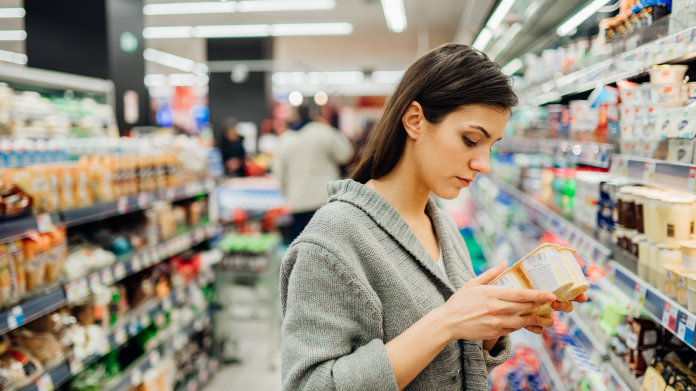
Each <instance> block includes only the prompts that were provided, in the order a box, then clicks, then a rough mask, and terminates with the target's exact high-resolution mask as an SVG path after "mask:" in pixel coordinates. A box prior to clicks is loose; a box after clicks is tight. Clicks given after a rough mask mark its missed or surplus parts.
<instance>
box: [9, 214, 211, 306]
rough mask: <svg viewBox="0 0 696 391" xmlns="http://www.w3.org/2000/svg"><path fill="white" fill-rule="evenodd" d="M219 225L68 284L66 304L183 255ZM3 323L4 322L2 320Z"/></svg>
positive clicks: (147, 249)
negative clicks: (100, 287) (95, 288)
mask: <svg viewBox="0 0 696 391" xmlns="http://www.w3.org/2000/svg"><path fill="white" fill-rule="evenodd" d="M217 230H218V226H217V224H216V223H208V224H207V225H204V226H201V227H197V228H194V229H192V230H190V231H189V232H186V233H183V234H181V235H178V236H176V237H174V238H172V239H169V240H167V241H165V242H164V243H160V244H158V245H155V246H152V247H148V248H145V249H143V250H140V251H138V252H137V253H136V254H134V255H133V256H131V257H130V258H129V259H126V260H123V261H117V262H116V263H114V264H113V265H109V266H106V267H104V268H101V269H98V270H93V271H91V272H90V273H88V274H87V275H85V276H83V277H80V278H77V279H75V280H73V281H70V282H68V283H66V284H65V286H64V289H65V296H66V300H67V303H68V304H70V303H74V302H77V301H80V300H82V299H83V298H85V297H87V296H88V295H89V293H90V290H91V288H92V287H93V286H94V285H95V284H99V285H104V286H110V285H113V284H114V283H115V282H118V281H121V280H123V279H124V278H126V277H128V276H131V275H133V274H135V273H138V272H140V271H141V270H143V269H145V268H148V267H150V266H153V265H156V264H158V263H160V262H162V261H164V260H165V259H169V258H170V257H172V256H174V255H176V254H180V253H182V252H184V251H186V250H188V249H190V248H192V247H194V246H196V245H198V244H200V243H202V242H203V241H205V240H206V239H209V238H212V237H214V236H215V235H216V234H217ZM0 319H1V318H0Z"/></svg>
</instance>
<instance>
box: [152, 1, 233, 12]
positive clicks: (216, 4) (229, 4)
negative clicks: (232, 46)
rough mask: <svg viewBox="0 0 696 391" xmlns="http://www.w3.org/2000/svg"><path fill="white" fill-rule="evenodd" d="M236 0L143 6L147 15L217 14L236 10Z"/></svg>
mask: <svg viewBox="0 0 696 391" xmlns="http://www.w3.org/2000/svg"><path fill="white" fill-rule="evenodd" d="M236 10H237V2H236V1H210V2H205V1H201V2H196V3H161V4H148V5H146V6H145V7H143V14H145V15H181V14H217V13H226V12H235V11H236Z"/></svg>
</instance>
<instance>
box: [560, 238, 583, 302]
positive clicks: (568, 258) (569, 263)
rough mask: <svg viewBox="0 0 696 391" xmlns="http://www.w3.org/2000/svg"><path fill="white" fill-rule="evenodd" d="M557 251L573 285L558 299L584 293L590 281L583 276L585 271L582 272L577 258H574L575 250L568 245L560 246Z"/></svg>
mask: <svg viewBox="0 0 696 391" xmlns="http://www.w3.org/2000/svg"><path fill="white" fill-rule="evenodd" d="M558 253H559V254H560V255H561V258H563V262H564V263H565V266H566V268H567V270H568V271H569V273H570V275H571V278H572V280H573V285H572V286H571V287H570V289H569V290H568V291H567V292H566V293H564V294H563V295H562V296H561V297H559V298H558V300H559V301H570V300H573V299H575V298H576V297H578V296H580V295H581V294H583V293H585V291H587V290H588V289H589V288H590V283H589V282H587V278H585V273H583V272H582V269H581V268H580V264H579V263H578V260H577V259H576V258H575V254H576V253H577V251H575V250H573V249H572V248H568V247H561V248H559V249H558Z"/></svg>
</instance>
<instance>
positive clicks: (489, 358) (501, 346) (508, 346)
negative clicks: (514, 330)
mask: <svg viewBox="0 0 696 391" xmlns="http://www.w3.org/2000/svg"><path fill="white" fill-rule="evenodd" d="M491 353H493V355H491ZM491 353H489V352H488V351H487V350H485V349H484V350H483V358H484V359H485V360H486V369H487V370H488V374H489V375H490V374H491V372H493V370H494V369H495V367H497V366H498V365H500V364H502V363H504V362H505V361H507V360H508V359H509V358H510V355H511V354H512V341H510V336H509V335H504V336H502V337H501V338H500V339H499V340H498V342H497V343H496V344H495V346H493V349H491Z"/></svg>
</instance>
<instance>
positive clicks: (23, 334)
mask: <svg viewBox="0 0 696 391" xmlns="http://www.w3.org/2000/svg"><path fill="white" fill-rule="evenodd" d="M13 337H14V342H15V343H16V344H17V345H19V346H21V347H23V348H25V349H27V350H28V351H29V352H31V354H33V355H34V356H35V357H36V358H38V359H39V360H40V361H41V362H42V363H43V364H46V363H47V362H50V361H51V360H54V359H56V358H58V357H59V356H60V355H61V353H62V352H63V347H62V346H61V344H60V343H59V342H58V339H56V337H55V336H53V334H50V333H35V332H33V331H29V330H26V329H20V330H18V331H17V332H15V333H14V335H13Z"/></svg>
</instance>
